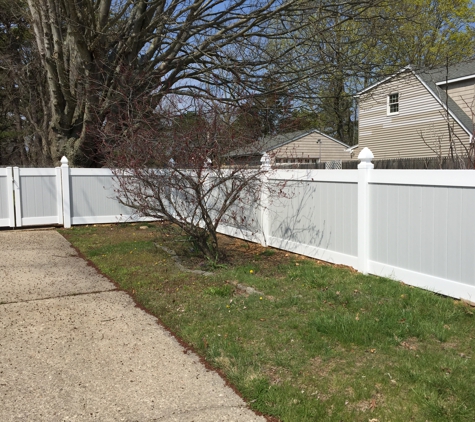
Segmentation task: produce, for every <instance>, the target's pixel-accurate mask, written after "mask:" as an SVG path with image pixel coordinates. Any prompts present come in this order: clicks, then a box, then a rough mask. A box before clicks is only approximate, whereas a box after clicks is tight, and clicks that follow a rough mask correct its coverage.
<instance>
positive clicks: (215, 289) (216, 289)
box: [203, 284, 234, 297]
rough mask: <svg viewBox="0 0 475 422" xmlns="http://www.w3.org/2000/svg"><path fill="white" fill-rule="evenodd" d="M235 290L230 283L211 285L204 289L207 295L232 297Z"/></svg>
mask: <svg viewBox="0 0 475 422" xmlns="http://www.w3.org/2000/svg"><path fill="white" fill-rule="evenodd" d="M233 292H234V287H233V286H230V285H229V284H225V285H224V286H210V287H207V288H206V289H204V290H203V293H204V294H205V295H209V296H219V297H231V296H232V294H233Z"/></svg>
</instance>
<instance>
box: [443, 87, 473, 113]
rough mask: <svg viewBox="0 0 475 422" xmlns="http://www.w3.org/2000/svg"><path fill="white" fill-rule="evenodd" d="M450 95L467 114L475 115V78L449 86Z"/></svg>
mask: <svg viewBox="0 0 475 422" xmlns="http://www.w3.org/2000/svg"><path fill="white" fill-rule="evenodd" d="M440 88H444V86H442V87H440ZM449 95H450V97H451V98H452V99H453V100H454V101H455V102H456V103H457V105H458V106H459V107H460V108H461V109H462V110H463V111H464V112H465V114H467V115H468V116H472V113H475V78H473V79H469V80H466V81H460V82H453V83H451V84H449Z"/></svg>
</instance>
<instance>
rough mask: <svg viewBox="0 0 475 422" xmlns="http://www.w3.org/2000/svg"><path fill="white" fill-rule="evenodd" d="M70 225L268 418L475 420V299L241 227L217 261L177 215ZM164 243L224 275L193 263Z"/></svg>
mask: <svg viewBox="0 0 475 422" xmlns="http://www.w3.org/2000/svg"><path fill="white" fill-rule="evenodd" d="M61 233H62V234H63V235H64V236H65V237H66V238H67V239H68V240H69V241H71V242H72V243H73V245H74V246H76V247H77V248H78V249H79V250H80V251H81V252H82V253H83V254H84V255H85V256H86V257H87V258H88V259H90V260H91V261H92V262H93V263H94V264H95V265H96V266H97V267H98V268H99V269H100V270H101V271H102V272H104V273H105V274H107V275H108V276H109V277H110V278H112V279H113V280H114V281H116V282H117V283H118V284H119V285H120V286H121V288H123V289H124V290H126V291H128V292H129V293H130V294H132V295H133V296H134V297H135V299H136V301H137V302H138V303H140V304H141V305H142V306H143V307H145V308H146V309H148V310H149V311H150V312H152V313H153V314H155V315H156V316H157V317H158V318H159V319H160V320H161V321H162V322H163V324H165V325H166V326H167V327H168V328H169V329H170V330H171V331H172V332H173V333H175V334H176V335H177V336H178V337H179V338H181V339H182V340H184V341H185V342H186V343H188V344H189V345H190V346H191V347H192V348H193V349H194V350H195V351H196V352H197V353H198V354H200V355H201V356H203V357H204V358H205V359H206V361H207V362H208V363H209V364H210V365H212V366H213V367H215V368H217V369H219V370H220V371H221V372H222V373H223V374H224V375H225V376H226V378H227V379H228V380H229V382H230V383H231V384H232V385H233V386H235V387H236V389H237V390H238V391H239V392H240V393H241V394H242V396H243V397H244V399H245V400H246V401H247V402H248V403H249V404H250V406H251V407H252V408H253V409H256V410H258V411H260V412H262V413H264V414H265V415H268V416H270V417H274V418H276V419H278V420H281V421H291V422H294V421H317V420H321V421H365V422H367V421H371V422H382V421H404V422H406V421H473V420H475V390H474V388H473V386H474V385H475V364H474V359H473V356H472V351H473V350H474V346H475V340H474V339H475V324H474V323H475V319H474V318H475V317H474V312H475V309H474V308H472V307H470V306H469V305H467V304H464V303H462V302H460V301H456V300H453V299H450V298H446V297H442V296H439V295H436V294H434V293H430V292H427V291H423V290H420V289H417V288H411V287H410V286H407V285H404V284H402V283H400V282H397V281H394V280H388V279H383V278H379V277H374V276H364V275H362V274H359V273H357V272H356V271H354V270H352V269H350V268H347V267H339V266H333V265H329V264H325V263H321V262H318V261H315V260H312V259H309V258H305V257H302V256H298V255H294V254H291V253H288V252H284V251H280V250H275V249H270V248H263V247H261V246H260V245H255V244H251V243H247V242H244V241H241V240H236V239H231V238H227V237H223V238H222V239H220V243H221V245H222V247H223V248H224V251H225V252H226V256H227V259H226V261H225V263H224V264H220V265H215V266H212V265H210V264H209V263H208V264H207V261H206V260H203V259H202V258H201V257H200V256H199V255H198V254H197V253H196V251H195V249H194V247H193V245H192V244H191V243H189V242H188V239H187V238H186V236H183V234H182V233H181V232H179V230H178V229H176V228H175V227H173V226H171V225H169V224H165V223H153V224H126V225H101V226H97V227H96V226H89V227H87V226H85V227H74V228H73V229H70V230H61ZM162 246H165V247H166V248H167V249H173V250H175V251H176V253H177V254H178V256H179V257H180V259H181V263H182V265H184V266H185V267H187V268H190V269H194V270H196V269H201V270H206V271H207V272H212V275H211V276H203V275H200V274H197V273H190V272H184V271H182V270H180V269H179V268H178V267H177V266H176V263H175V261H174V260H173V259H172V258H171V257H170V255H169V254H168V253H167V252H166V251H165V250H164V249H162ZM238 285H239V286H238ZM244 287H251V288H252V289H253V290H250V289H244Z"/></svg>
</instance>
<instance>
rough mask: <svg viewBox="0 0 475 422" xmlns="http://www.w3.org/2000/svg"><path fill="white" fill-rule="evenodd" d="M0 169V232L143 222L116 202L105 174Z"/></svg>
mask: <svg viewBox="0 0 475 422" xmlns="http://www.w3.org/2000/svg"><path fill="white" fill-rule="evenodd" d="M61 163H62V165H61V167H56V168H41V169H39V168H18V167H13V168H12V167H7V168H0V227H24V226H44V225H64V227H66V228H69V227H71V225H74V224H96V223H97V224H101V223H118V222H124V221H148V220H151V219H150V218H139V217H138V216H137V215H135V214H134V210H133V209H131V208H128V207H126V206H124V205H122V204H120V203H119V201H118V200H117V199H116V191H115V182H114V175H113V173H112V171H111V170H110V169H75V168H69V166H68V160H67V159H66V158H65V157H63V159H62V160H61Z"/></svg>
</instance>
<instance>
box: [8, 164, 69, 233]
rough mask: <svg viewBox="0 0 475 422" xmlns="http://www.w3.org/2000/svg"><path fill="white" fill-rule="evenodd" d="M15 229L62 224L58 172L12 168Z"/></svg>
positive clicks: (56, 170) (59, 173) (55, 170)
mask: <svg viewBox="0 0 475 422" xmlns="http://www.w3.org/2000/svg"><path fill="white" fill-rule="evenodd" d="M13 179H14V186H15V214H16V226H17V227H22V226H40V225H49V224H62V223H63V210H62V199H61V198H62V192H61V170H60V169H59V168H55V169H54V168H53V169H47V168H45V169H34V168H18V167H14V168H13Z"/></svg>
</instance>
